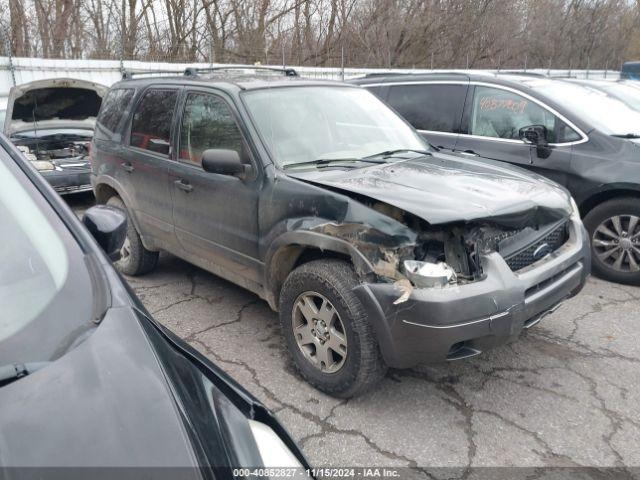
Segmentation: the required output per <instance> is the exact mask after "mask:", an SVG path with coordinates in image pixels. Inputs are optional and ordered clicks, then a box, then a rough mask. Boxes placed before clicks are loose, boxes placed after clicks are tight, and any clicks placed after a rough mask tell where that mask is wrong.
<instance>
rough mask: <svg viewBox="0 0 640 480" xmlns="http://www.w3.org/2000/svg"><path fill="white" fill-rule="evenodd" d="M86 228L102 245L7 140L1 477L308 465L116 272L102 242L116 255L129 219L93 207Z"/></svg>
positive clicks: (2, 209) (154, 474)
mask: <svg viewBox="0 0 640 480" xmlns="http://www.w3.org/2000/svg"><path fill="white" fill-rule="evenodd" d="M83 221H84V224H85V226H86V227H88V230H89V231H91V233H92V234H93V236H94V237H95V240H94V238H91V236H90V234H89V231H87V229H86V228H84V227H82V225H81V224H80V222H79V221H78V220H77V219H76V218H75V216H74V214H73V213H72V212H71V210H70V209H69V208H68V207H67V206H66V205H65V204H64V202H63V201H62V199H61V198H60V197H59V196H58V195H56V194H55V192H54V190H53V189H52V188H51V187H50V186H49V185H47V184H46V182H44V180H43V179H42V178H41V177H40V176H39V175H38V173H37V172H36V170H35V169H34V168H33V167H32V166H31V165H29V162H27V161H26V160H25V159H24V158H23V157H22V155H21V154H20V153H19V152H18V151H17V150H16V149H15V147H14V146H12V145H11V144H10V143H9V141H8V140H7V139H6V138H5V137H4V136H2V135H0V225H2V233H3V235H2V243H1V244H0V305H1V306H2V313H1V314H0V445H1V448H0V470H1V471H2V472H3V476H5V475H8V476H7V477H6V478H23V477H27V476H28V477H29V478H47V477H51V476H52V475H54V474H57V475H60V476H59V478H63V477H64V478H70V477H69V476H71V478H89V477H90V478H92V477H94V474H100V475H102V477H101V478H104V475H105V474H107V475H108V474H109V472H113V470H108V469H105V467H111V468H114V467H118V468H123V469H125V470H116V471H120V473H123V474H127V475H129V477H131V478H133V477H135V478H139V477H147V478H158V476H162V475H165V476H166V477H168V478H174V477H175V478H177V477H179V478H214V477H215V478H232V472H233V468H242V467H263V466H273V467H285V466H300V465H303V466H306V463H305V460H304V458H303V456H302V454H301V453H300V451H299V450H298V449H297V447H296V445H295V444H294V443H293V441H292V440H291V438H290V437H289V436H288V435H287V433H286V432H285V431H284V429H283V428H282V426H281V425H280V424H279V423H278V421H277V420H276V419H275V418H274V417H273V416H272V415H271V414H270V413H269V411H268V410H267V409H266V408H265V407H264V406H263V405H262V404H261V403H260V402H258V401H257V400H256V399H255V398H254V397H252V396H251V395H250V394H249V393H247V392H246V391H245V390H244V389H243V388H242V387H240V386H239V385H238V384H236V383H235V382H234V381H233V380H232V379H231V378H229V377H228V376H227V375H226V374H225V373H224V372H222V371H221V370H220V369H219V368H217V367H216V366H215V365H213V364H212V363H211V362H210V361H208V360H207V359H206V358H204V357H203V356H202V355H200V354H199V353H198V352H196V351H195V350H194V349H192V348H190V347H189V346H188V345H187V344H186V343H185V342H183V341H181V340H179V339H178V338H177V337H176V336H175V335H173V334H172V333H171V332H169V331H168V330H166V329H165V328H163V327H162V326H161V325H160V324H158V323H157V322H156V321H155V320H154V319H153V317H151V316H150V314H149V313H148V312H147V311H146V310H145V308H144V307H143V306H142V304H141V303H140V301H139V300H138V299H137V298H136V296H135V295H134V294H133V293H132V292H131V290H130V289H129V288H128V287H127V285H126V283H125V282H124V281H123V280H122V279H121V277H120V276H119V274H118V273H117V272H116V270H115V269H114V268H113V267H112V265H111V262H110V260H109V258H108V257H107V255H106V254H105V253H104V251H102V250H101V249H100V248H99V247H98V244H97V243H96V240H97V241H98V243H99V244H100V245H101V247H102V248H103V249H104V250H105V251H106V252H107V253H108V254H109V256H110V257H111V258H116V257H117V255H118V254H119V252H120V248H121V245H122V241H123V240H124V238H125V231H126V217H125V216H124V215H123V214H122V212H120V211H118V210H116V209H113V208H111V207H106V206H95V207H92V208H91V209H89V210H88V211H87V212H86V214H85V217H84V220H83ZM56 467H67V468H70V469H72V470H68V471H67V470H60V468H58V469H57V470H55V468H56ZM77 467H85V469H84V470H76V468H77ZM134 467H135V468H137V470H132V469H133V468H134ZM140 467H143V468H140ZM160 467H173V468H174V469H175V468H179V470H172V469H169V470H165V471H164V472H165V473H166V472H169V473H168V474H165V473H162V472H160V471H159V470H156V469H157V468H160ZM86 468H89V470H87V469H86ZM94 468H96V469H100V470H95V471H93V470H92V469H94ZM126 469H131V470H126ZM64 472H66V474H65V473H64ZM171 472H173V473H171ZM132 474H133V475H132ZM172 475H173V477H172ZM114 476H115V477H119V475H116V474H114ZM176 476H177V477H176Z"/></svg>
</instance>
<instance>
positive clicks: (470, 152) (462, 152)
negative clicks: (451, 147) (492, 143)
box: [458, 150, 479, 157]
mask: <svg viewBox="0 0 640 480" xmlns="http://www.w3.org/2000/svg"><path fill="white" fill-rule="evenodd" d="M458 153H459V154H460V155H466V156H468V157H479V155H478V154H477V153H476V152H474V151H473V150H460V151H458Z"/></svg>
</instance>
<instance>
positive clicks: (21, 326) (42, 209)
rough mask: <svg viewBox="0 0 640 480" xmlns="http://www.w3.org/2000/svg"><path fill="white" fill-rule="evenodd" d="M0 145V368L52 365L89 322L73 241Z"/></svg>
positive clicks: (84, 277)
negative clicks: (34, 363) (38, 363)
mask: <svg viewBox="0 0 640 480" xmlns="http://www.w3.org/2000/svg"><path fill="white" fill-rule="evenodd" d="M12 162H13V161H12V160H10V159H9V157H7V155H6V153H5V152H4V150H3V149H2V146H1V145H0V225H2V242H0V305H1V306H2V313H0V366H2V365H6V364H10V363H16V362H18V363H25V362H39V361H48V360H52V359H54V358H55V357H57V356H60V355H61V354H63V353H64V351H65V349H66V348H67V347H68V346H69V345H70V343H71V342H72V340H73V339H74V337H75V336H77V335H78V334H79V332H80V330H82V327H83V325H87V324H90V323H92V322H91V318H92V298H93V295H92V289H91V278H90V276H89V272H88V270H87V268H86V266H85V263H84V258H83V257H84V255H83V253H82V251H81V250H80V247H79V246H78V244H77V242H76V241H75V240H74V238H73V237H72V236H71V234H70V232H69V231H68V230H67V229H66V228H65V226H64V224H63V223H62V221H61V220H60V219H59V218H58V217H57V216H56V214H55V213H53V210H52V209H51V207H50V205H49V204H48V203H47V202H46V201H45V200H44V198H42V197H41V196H40V194H38V193H36V192H35V191H34V187H33V186H32V185H30V184H29V182H28V180H26V177H25V176H24V174H22V173H21V172H20V171H19V170H18V169H17V166H16V165H15V163H12Z"/></svg>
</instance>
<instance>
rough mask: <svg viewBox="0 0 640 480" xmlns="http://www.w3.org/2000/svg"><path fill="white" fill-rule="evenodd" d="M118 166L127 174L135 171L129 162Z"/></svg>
mask: <svg viewBox="0 0 640 480" xmlns="http://www.w3.org/2000/svg"><path fill="white" fill-rule="evenodd" d="M120 166H121V167H122V169H123V170H124V171H125V172H129V173H131V172H133V171H134V170H135V168H134V167H133V165H131V164H130V163H129V162H123V163H121V164H120Z"/></svg>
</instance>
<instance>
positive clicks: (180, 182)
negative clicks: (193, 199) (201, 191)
mask: <svg viewBox="0 0 640 480" xmlns="http://www.w3.org/2000/svg"><path fill="white" fill-rule="evenodd" d="M173 183H174V184H175V186H176V187H178V188H179V189H180V190H183V191H185V192H187V193H189V192H190V191H191V190H193V186H192V185H191V184H190V183H188V182H185V181H184V180H176V181H174V182H173Z"/></svg>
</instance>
